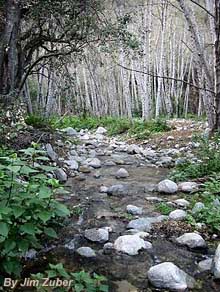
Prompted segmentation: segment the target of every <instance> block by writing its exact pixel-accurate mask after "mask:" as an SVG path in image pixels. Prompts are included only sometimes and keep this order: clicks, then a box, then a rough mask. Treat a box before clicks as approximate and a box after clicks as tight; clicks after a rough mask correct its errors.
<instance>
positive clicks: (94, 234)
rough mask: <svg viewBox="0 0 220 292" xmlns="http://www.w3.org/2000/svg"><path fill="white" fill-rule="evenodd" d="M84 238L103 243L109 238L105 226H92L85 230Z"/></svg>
mask: <svg viewBox="0 0 220 292" xmlns="http://www.w3.org/2000/svg"><path fill="white" fill-rule="evenodd" d="M84 235H85V238H87V239H89V240H90V241H93V242H99V243H104V242H106V241H108V239H109V232H108V230H106V229H105V228H98V229H96V228H92V229H87V230H85V233H84Z"/></svg>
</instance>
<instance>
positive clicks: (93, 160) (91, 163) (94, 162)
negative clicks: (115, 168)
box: [85, 158, 101, 168]
mask: <svg viewBox="0 0 220 292" xmlns="http://www.w3.org/2000/svg"><path fill="white" fill-rule="evenodd" d="M85 164H87V165H88V166H91V167H93V168H100V167H101V161H100V160H99V159H98V158H88V159H87V160H86V161H85Z"/></svg>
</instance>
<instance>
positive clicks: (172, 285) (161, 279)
mask: <svg viewBox="0 0 220 292" xmlns="http://www.w3.org/2000/svg"><path fill="white" fill-rule="evenodd" d="M148 279H149V281H150V282H151V284H152V285H153V286H155V287H157V288H161V289H165V288H166V289H170V290H171V291H185V290H186V289H187V288H193V286H194V282H195V281H194V279H193V278H191V277H190V276H189V275H187V274H186V273H185V272H184V271H183V270H181V269H180V268H178V267H177V266H176V265H174V264H173V263H171V262H164V263H162V264H159V265H156V266H153V267H151V268H150V270H149V271H148Z"/></svg>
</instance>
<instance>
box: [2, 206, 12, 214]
mask: <svg viewBox="0 0 220 292" xmlns="http://www.w3.org/2000/svg"><path fill="white" fill-rule="evenodd" d="M10 212H11V208H8V207H0V214H4V215H7V214H9V213H10Z"/></svg>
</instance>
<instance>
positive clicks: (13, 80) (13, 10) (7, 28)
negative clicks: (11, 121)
mask: <svg viewBox="0 0 220 292" xmlns="http://www.w3.org/2000/svg"><path fill="white" fill-rule="evenodd" d="M20 2H21V1H20V0H7V1H6V3H5V25H4V28H3V30H2V31H1V32H0V97H1V99H2V101H3V103H4V104H8V103H10V102H11V101H12V100H13V98H15V97H16V94H17V88H18V85H19V82H20V80H21V76H22V72H21V70H22V68H23V66H21V52H20V49H19V35H20V21H21V9H20Z"/></svg>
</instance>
